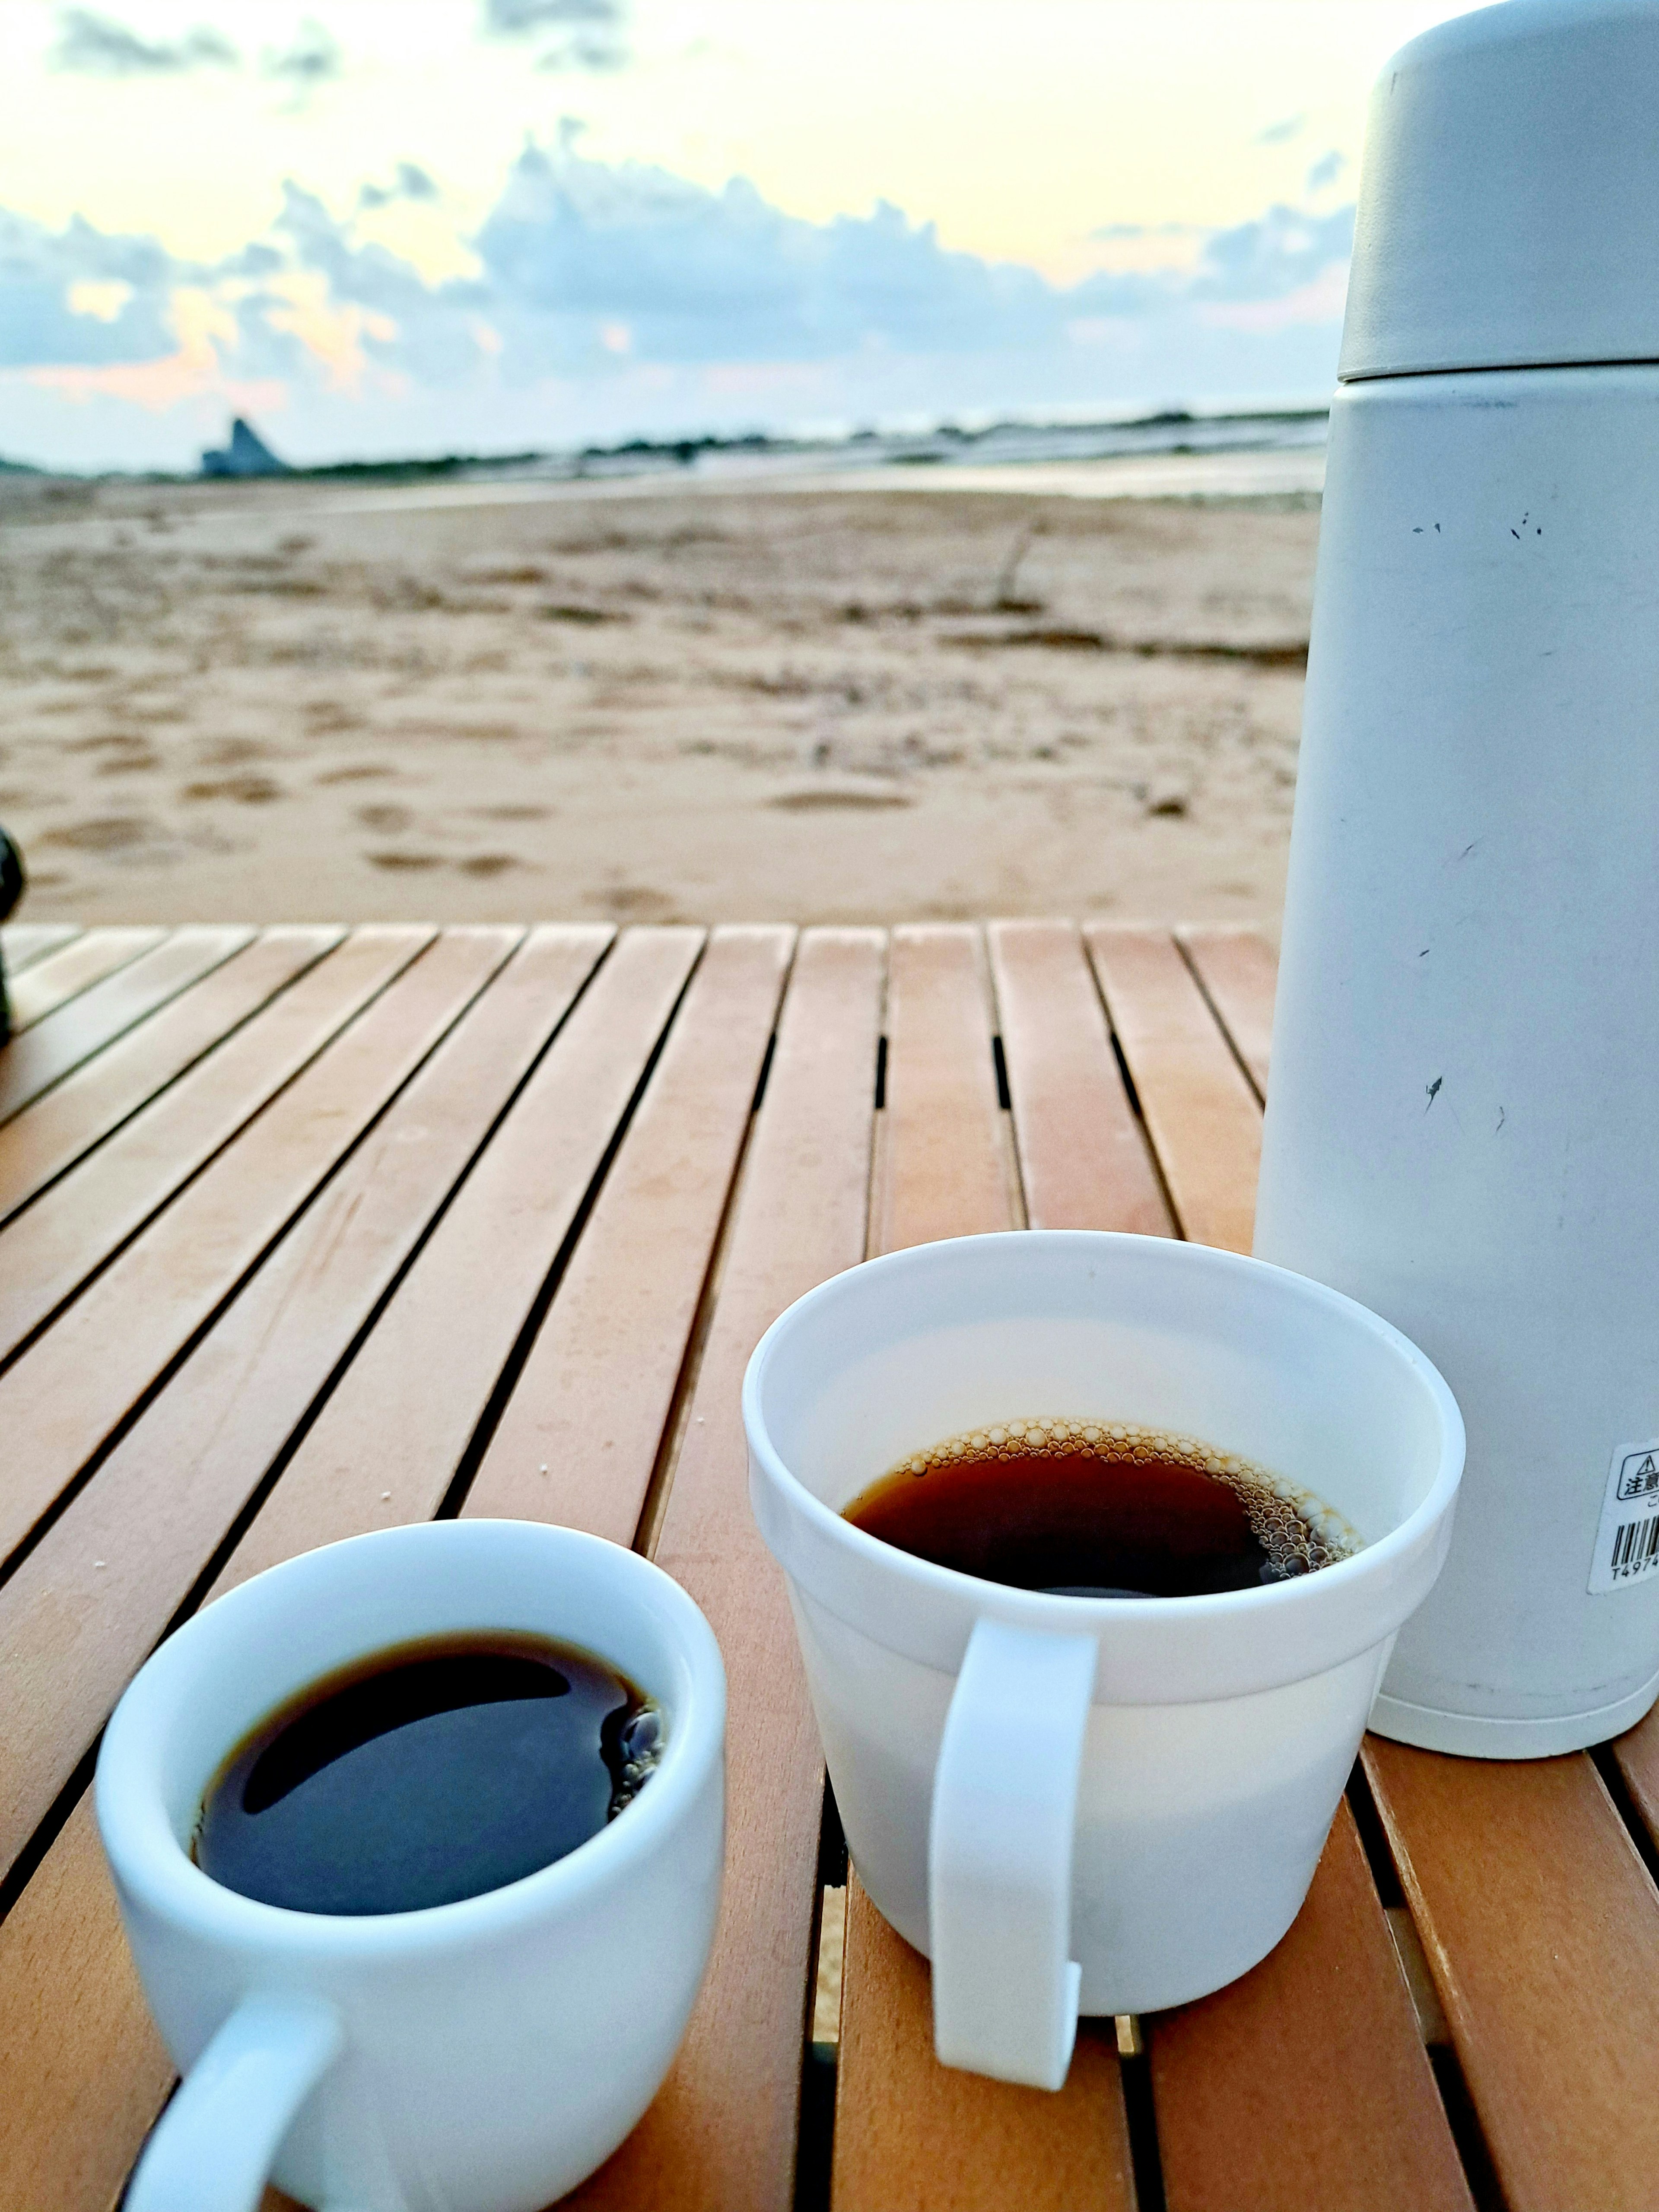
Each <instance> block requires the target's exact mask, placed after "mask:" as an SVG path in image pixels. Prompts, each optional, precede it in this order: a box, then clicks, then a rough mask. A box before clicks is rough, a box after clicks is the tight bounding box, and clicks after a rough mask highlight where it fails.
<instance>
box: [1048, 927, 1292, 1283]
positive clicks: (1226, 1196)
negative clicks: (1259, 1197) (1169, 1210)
mask: <svg viewBox="0 0 1659 2212" xmlns="http://www.w3.org/2000/svg"><path fill="white" fill-rule="evenodd" d="M1084 936H1085V939H1086V941H1087V944H1088V946H1089V951H1090V956H1091V958H1092V960H1093V962H1094V964H1095V972H1096V974H1097V975H1098V976H1099V978H1100V985H1101V988H1102V990H1103V992H1104V994H1105V997H1106V1006H1107V1011H1108V1012H1109V1015H1110V1017H1111V1023H1112V1027H1113V1029H1114V1030H1115V1032H1116V1035H1117V1039H1118V1042H1119V1044H1120V1045H1121V1047H1122V1050H1123V1056H1124V1058H1125V1060H1127V1062H1128V1066H1129V1073H1130V1076H1131V1078H1132V1079H1133V1083H1134V1086H1135V1090H1136V1092H1137V1094H1138V1095H1139V1100H1140V1109H1141V1112H1142V1113H1143V1114H1144V1115H1145V1116H1146V1127H1147V1129H1148V1130H1149V1132H1150V1133H1151V1135H1152V1146H1153V1149H1154V1150H1155V1151H1156V1152H1157V1154H1158V1165H1159V1167H1160V1168H1161V1170H1163V1175H1164V1186H1165V1188H1167V1189H1168V1191H1169V1194H1170V1199H1171V1200H1172V1202H1173V1204H1174V1206H1175V1210H1176V1216H1177V1218H1178V1219H1179V1221H1180V1224H1181V1229H1182V1235H1183V1236H1186V1237H1190V1238H1191V1239H1192V1241H1193V1242H1194V1243H1195V1244H1218V1245H1221V1246H1222V1247H1224V1249H1226V1250H1228V1251H1231V1252H1248V1251H1249V1249H1250V1236H1251V1231H1252V1228H1253V1226H1254V1223H1255V1178H1256V1170H1257V1168H1258V1167H1259V1165H1260V1164H1261V1112H1260V1109H1259V1108H1258V1105H1257V1102H1256V1097H1255V1092H1254V1091H1252V1090H1251V1088H1250V1086H1249V1083H1248V1082H1247V1081H1246V1080H1245V1078H1244V1074H1243V1070H1242V1069H1241V1068H1240V1066H1239V1065H1238V1062H1237V1060H1236V1059H1235V1058H1234V1057H1233V1054H1232V1052H1231V1049H1230V1048H1229V1046H1228V1044H1227V1042H1226V1040H1225V1037H1224V1036H1222V1034H1221V1032H1220V1030H1218V1028H1217V1027H1216V1024H1215V1021H1214V1018H1213V1017H1212V1014H1211V1012H1210V1010H1209V1008H1208V1007H1207V1006H1206V1004H1205V1002H1204V998H1203V995H1202V994H1201V993H1200V990H1199V988H1198V986H1197V984H1196V983H1195V982H1194V980H1193V976H1192V974H1191V971H1190V970H1189V969H1188V966H1187V963H1186V962H1185V961H1184V960H1183V959H1182V957H1181V954H1180V951H1178V950H1177V948H1176V945H1175V944H1174V942H1173V940H1172V939H1170V937H1169V936H1168V935H1167V934H1166V933H1164V931H1162V930H1152V929H1131V928H1124V927H1118V926H1116V925H1115V924H1105V923H1091V925H1090V926H1089V927H1087V928H1086V929H1085V932H1084Z"/></svg>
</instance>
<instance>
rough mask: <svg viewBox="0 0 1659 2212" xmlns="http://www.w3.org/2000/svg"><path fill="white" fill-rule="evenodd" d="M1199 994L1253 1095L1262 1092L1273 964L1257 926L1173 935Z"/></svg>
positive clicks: (1269, 1041)
mask: <svg viewBox="0 0 1659 2212" xmlns="http://www.w3.org/2000/svg"><path fill="white" fill-rule="evenodd" d="M1179 941H1180V944H1181V946H1182V950H1183V951H1185V953H1186V955H1187V957H1188V961H1189V962H1190V963H1191V964H1192V966H1193V968H1194V969H1195V970H1196V971H1197V975H1198V979H1199V981H1200V984H1201V985H1202V987H1203V990H1204V995H1205V997H1206V999H1208V1000H1209V1001H1210V1004H1211V1005H1212V1006H1213V1007H1214V1009H1215V1012H1216V1017H1217V1018H1218V1021H1219V1022H1220V1024H1221V1025H1222V1027H1223V1028H1224V1029H1225V1030H1226V1032H1227V1035H1228V1036H1229V1037H1230V1038H1231V1040H1232V1046H1233V1050H1234V1051H1235V1052H1236V1053H1237V1054H1238V1057H1239V1058H1240V1060H1243V1063H1244V1069H1245V1073H1247V1074H1248V1075H1249V1079H1250V1082H1251V1084H1252V1085H1253V1086H1254V1088H1255V1094H1256V1097H1258V1098H1261V1099H1264V1100H1265V1098H1266V1097H1267V1063H1268V1060H1269V1058H1270V1055H1271V1051H1272V1046H1273V991H1274V987H1275V986H1276V984H1277V982H1278V980H1279V963H1278V960H1277V959H1276V958H1275V957H1274V954H1273V947H1272V945H1269V944H1268V942H1267V939H1266V938H1265V937H1263V936H1262V935H1261V932H1260V931H1259V930H1255V929H1236V928H1229V927H1224V926H1222V925H1220V924H1215V925H1212V926H1211V927H1207V928H1205V927H1194V928H1190V929H1183V930H1182V931H1181V933H1180V939H1179Z"/></svg>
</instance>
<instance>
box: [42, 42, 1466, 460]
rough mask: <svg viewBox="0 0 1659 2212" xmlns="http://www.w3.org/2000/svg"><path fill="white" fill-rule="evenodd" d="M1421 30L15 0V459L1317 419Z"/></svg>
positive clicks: (355, 452) (362, 454)
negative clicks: (1375, 133) (237, 423)
mask: <svg viewBox="0 0 1659 2212" xmlns="http://www.w3.org/2000/svg"><path fill="white" fill-rule="evenodd" d="M1459 13H1462V7H1461V6H1460V5H1458V4H1455V0H1454V4H1452V5H1437V4H1434V0H310V4H309V5H308V6H306V7H302V8H296V7H294V6H291V5H288V4H283V0H234V4H233V0H109V4H108V6H107V7H105V6H101V5H100V6H98V7H79V6H67V5H63V4H58V0H4V4H3V6H0V456H4V457H6V458H8V459H21V460H27V461H31V462H35V463H40V464H47V465H54V466H59V467H67V468H76V469H100V468H126V469H169V470H170V469H185V468H190V467H191V466H193V465H195V462H196V459H197V455H198V453H199V451H200V449H201V447H203V446H204V445H208V444H216V443H218V442H221V441H222V438H223V436H224V434H225V431H226V428H227V427H228V422H229V419H230V417H231V416H233V415H234V414H236V413H239V412H240V413H244V414H246V415H248V416H250V417H251V418H252V420H253V421H254V422H256V424H257V425H258V428H259V429H260V430H261V432H262V433H263V434H264V435H265V436H266V437H267V438H268V439H269V441H270V443H271V445H272V446H273V447H275V448H276V450H277V451H278V452H280V453H282V454H283V456H284V457H285V458H287V459H291V460H294V461H295V462H312V463H314V462H319V461H327V460H335V459H356V458H364V459H374V458H382V457H387V456H392V455H400V454H408V453H446V452H468V453H506V452H513V451H519V450H526V449H532V448H533V449H546V448H550V447H572V446H580V445H584V444H590V443H602V442H611V441H618V440H622V439H626V438H629V437H631V436H640V435H643V436H666V435H683V434H693V433H697V432H704V431H713V432H718V433H725V434H732V433H736V432H742V431H746V430H750V429H766V430H770V431H775V432H784V433H797V434H808V435H817V434H823V433H830V434H835V433H844V432H846V431H849V430H852V429H854V428H860V427H864V426H873V427H878V428H902V427H908V426H913V425H917V424H921V423H924V422H937V421H939V420H942V419H948V420H957V421H960V422H968V423H972V422H983V421H987V420H990V419H994V418H997V417H1000V416H1005V415H1015V416H1030V417H1036V418H1038V419H1041V418H1043V417H1049V416H1053V417H1061V418H1064V417H1076V416H1090V415H1094V414H1104V413H1108V412H1117V411H1121V410H1128V409H1133V408H1139V407H1154V408H1155V407H1159V406H1167V405H1173V404H1192V403H1199V404H1237V403H1240V402H1244V403H1253V402H1264V401H1265V402H1278V401H1285V400H1291V401H1306V400H1317V399H1319V398H1321V397H1322V396H1323V394H1324V393H1325V392H1327V391H1328V387H1329V386H1330V384H1331V382H1332V380H1333V377H1334V370H1335V362H1336V349H1337V341H1338V337H1339V333H1340V324H1341V313H1342V301H1343V295H1344V288H1345V283H1346V270H1347V259H1348V253H1349V248H1350V245H1351V241H1352V222H1353V207H1354V199H1355V194H1356V191H1357V188H1358V173H1359V166H1360V155H1361V149H1362V143H1363V138H1364V112H1365V104H1366V99H1367V95H1368V93H1369V90H1370V83H1371V81H1372V80H1373V78H1374V77H1375V76H1376V74H1377V72H1378V70H1379V69H1380V68H1381V66H1382V64H1383V61H1384V60H1385V59H1386V58H1387V57H1388V56H1389V54H1390V53H1391V52H1393V51H1394V50H1395V48H1396V47H1397V46H1400V45H1401V44H1403V42H1404V41H1405V40H1407V39H1408V38H1411V37H1413V36H1415V35H1416V33H1418V32H1419V31H1422V30H1425V29H1426V28H1428V27H1430V25H1431V24H1433V23H1436V22H1439V21H1443V20H1445V18H1446V17H1448V16H1449V15H1456V14H1459Z"/></svg>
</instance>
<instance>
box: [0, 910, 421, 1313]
mask: <svg viewBox="0 0 1659 2212" xmlns="http://www.w3.org/2000/svg"><path fill="white" fill-rule="evenodd" d="M430 941H431V939H430V933H429V932H428V931H425V930H391V931H388V930H360V931H359V932H357V933H356V935H355V936H354V937H353V939H351V941H350V943H349V944H348V945H343V946H342V947H341V949H340V950H339V951H338V952H337V953H335V954H334V955H333V956H332V957H331V958H330V959H329V960H328V961H327V962H325V963H324V965H323V966H322V967H321V968H320V969H318V970H317V971H316V972H315V973H314V974H313V975H306V976H304V977H302V978H301V981H299V982H298V983H297V984H295V987H294V988H293V989H292V990H291V991H289V992H285V993H284V994H283V996H282V998H281V999H280V1000H278V1001H277V1003H276V1005H275V1006H270V1007H269V1008H268V1009H267V1010H266V1012H264V1015H263V1016H262V1017H261V1018H260V1019H259V1020H258V1022H256V1023H254V1024H251V1025H250V1026H249V1027H248V1028H247V1029H246V1030H243V1031H240V1033H239V1034H237V1035H236V1036H233V1037H231V1038H230V1039H229V1040H228V1042H226V1043H224V1044H222V1045H221V1046H220V1048H219V1049H218V1050H217V1051H216V1052H215V1053H213V1054H210V1055H209V1056H208V1057H207V1058H206V1059H204V1060H203V1061H202V1062H201V1064H200V1065H199V1066H195V1067H192V1068H191V1070H190V1072H189V1073H188V1074H186V1075H185V1076H184V1077H182V1078H181V1079H180V1080H179V1082H178V1083H176V1084H175V1085H173V1087H172V1089H171V1090H169V1091H167V1092H166V1093H165V1094H164V1095H163V1096H162V1097H160V1098H158V1099H156V1100H155V1102H154V1103H153V1104H151V1105H149V1106H148V1107H147V1108H145V1109H144V1110H143V1112H142V1113H138V1114H135V1115H133V1116H132V1117H131V1120H130V1121H127V1123H126V1125H125V1127H122V1128H120V1129H118V1130H117V1131H116V1133H114V1135H112V1137H111V1138H110V1139H108V1141H107V1142H106V1143H105V1144H103V1145H102V1146H100V1147H99V1148H98V1150H97V1152H95V1153H94V1156H93V1157H92V1158H89V1159H87V1160H85V1161H83V1162H82V1165H81V1166H80V1168H79V1169H78V1170H77V1171H76V1173H75V1174H74V1175H73V1176H69V1177H67V1178H66V1179H65V1180H64V1181H63V1182H59V1183H58V1185H57V1186H56V1187H55V1188H52V1189H51V1190H48V1191H46V1192H45V1193H43V1194H42V1195H41V1196H40V1198H38V1199H37V1200H35V1202H34V1204H33V1206H30V1207H29V1209H28V1211H27V1213H25V1214H23V1215H22V1216H21V1218H14V1219H12V1220H11V1221H10V1223H9V1225H8V1226H7V1228H6V1229H5V1230H4V1231H0V1354H6V1355H9V1354H10V1353H11V1352H15V1349H16V1347H17V1346H18V1345H20V1344H21V1342H22V1341H23V1340H25V1338H27V1336H28V1335H29V1334H30V1333H31V1332H32V1331H33V1330H34V1329H36V1328H39V1327H40V1324H41V1323H42V1322H44V1321H45V1320H46V1318H47V1317H48V1316H49V1315H51V1314H52V1313H53V1312H55V1311H56V1310H57V1309H58V1307H59V1306H60V1305H61V1304H63V1302H64V1300H65V1299H66V1298H67V1297H70V1294H71V1292H73V1291H75V1290H76V1288H77V1287H78V1285H80V1284H81V1283H82V1282H83V1281H84V1280H85V1279H87V1277H88V1275H89V1274H90V1273H92V1272H93V1270H94V1268H95V1267H99V1266H100V1264H101V1263H102V1262H103V1261H106V1259H108V1258H109V1256H110V1255H111V1254H112V1253H113V1252H115V1251H116V1250H117V1249H118V1248H119V1247H120V1246H121V1245H122V1244H124V1243H125V1242H126V1240H127V1239H128V1238H129V1237H131V1236H133V1235H135V1234H136V1233H137V1231H139V1230H140V1229H142V1228H143V1225H144V1224H145V1222H147V1221H148V1220H149V1218H151V1216H152V1215H153V1214H154V1213H155V1212H156V1211H157V1210H158V1208H159V1207H161V1206H162V1205H163V1204H164V1203H165V1202H166V1200H167V1199H168V1198H170V1197H171V1196H172V1195H173V1193H174V1192H175V1191H177V1190H178V1189H179V1188H181V1186H182V1185H183V1184H184V1183H185V1182H186V1181H187V1179H188V1178H189V1176H191V1174H193V1173H194V1172H195V1171H196V1170H197V1169H198V1168H200V1167H201V1166H203V1165H204V1163H206V1162H207V1161H209V1160H210V1159H211V1158H213V1155H214V1154H215V1153H216V1152H217V1151H218V1150H219V1149H220V1147H221V1146H222V1145H224V1144H226V1143H227V1142H228V1140H229V1139H231V1138H232V1137H234V1135H235V1134H236V1133H237V1132H238V1131H239V1130H240V1129H241V1128H242V1127H244V1126H245V1125H246V1123H247V1122H248V1121H250V1120H251V1119H252V1116H253V1115H255V1114H257V1113H258V1111H259V1109H261V1108H262V1107H264V1106H265V1105H266V1104H268V1103H269V1102H270V1100H271V1099H272V1098H273V1097H275V1096H276V1093H277V1092H278V1091H281V1090H282V1089H283V1086H284V1085H286V1084H288V1083H289V1081H290V1080H291V1079H293V1078H294V1077H295V1075H296V1074H297V1073H299V1072H300V1071H301V1069H303V1068H304V1067H305V1066H307V1064H308V1063H309V1062H310V1061H311V1060H313V1059H314V1058H315V1057H316V1055H317V1054H318V1053H319V1052H320V1051H321V1050H322V1048H323V1047H324V1046H325V1045H326V1044H327V1043H328V1042H330V1041H331V1039H332V1038H334V1037H335V1036H338V1034H339V1033H340V1031H341V1030H343V1029H344V1028H345V1027H346V1025H347V1024H349V1022H350V1021H351V1020H352V1019H353V1018H355V1017H356V1015H357V1014H359V1013H360V1012H362V1009H363V1008H364V1006H367V1005H368V1002H369V1001H370V1000H372V999H373V998H374V997H375V995H376V994H378V993H379V992H380V991H381V990H383V989H384V988H385V987H386V984H387V983H389V982H390V981H392V978H393V977H394V976H395V975H398V973H399V972H400V971H401V970H402V969H404V968H406V967H407V966H408V965H409V963H410V961H411V960H413V959H414V958H415V957H416V954H417V953H419V952H421V951H423V950H424V948H425V947H426V945H428V943H429V942H430ZM139 1034H140V1036H142V1035H143V1032H142V1031H141V1032H140V1033H139ZM136 1041H137V1040H135V1042H136ZM95 1070H96V1063H95V1062H94V1066H92V1067H89V1068H88V1069H87V1070H86V1076H87V1078H88V1079H90V1078H91V1077H92V1076H93V1075H94V1073H95ZM80 1081H81V1078H79V1077H76V1078H75V1079H72V1081H71V1083H70V1084H69V1085H65V1086H64V1094H63V1095H64V1097H68V1095H69V1093H70V1091H71V1090H72V1089H73V1088H74V1086H75V1085H76V1084H78V1083H79V1082H80ZM58 1103H59V1101H58V1096H57V1095H53V1096H52V1097H47V1098H43V1099H42V1100H41V1101H40V1104H39V1105H38V1106H36V1107H33V1108H32V1109H30V1111H29V1112H28V1113H27V1114H24V1115H19V1117H18V1119H17V1121H15V1123H13V1124H12V1125H10V1126H9V1127H8V1128H7V1129H6V1130H5V1131H4V1132H3V1133H0V1188H3V1189H4V1190H5V1192H6V1194H7V1195H8V1197H9V1198H11V1197H15V1196H16V1194H19V1193H21V1192H23V1191H26V1190H27V1189H28V1188H33V1182H34V1179H35V1178H36V1177H38V1176H39V1175H40V1172H41V1170H42V1168H43V1166H46V1165H50V1164H55V1163H56V1162H57V1161H58V1159H59V1158H61V1148H60V1147H59V1146H58V1145H57V1144H56V1143H55V1142H54V1130H55V1127H56V1124H57V1116H58ZM42 1121H46V1125H47V1133H46V1138H45V1139H44V1142H43V1143H37V1135H38V1131H39V1127H40V1123H41V1122H42ZM74 1134H76V1135H78V1136H83V1135H84V1124H83V1123H82V1126H81V1127H80V1128H79V1129H78V1130H76V1131H75V1132H74Z"/></svg>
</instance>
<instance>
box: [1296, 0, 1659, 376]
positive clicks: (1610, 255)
mask: <svg viewBox="0 0 1659 2212" xmlns="http://www.w3.org/2000/svg"><path fill="white" fill-rule="evenodd" d="M1630 361H1659V0H1503V4H1502V5H1501V6H1498V7H1492V8H1481V9H1477V10H1476V11H1475V13H1474V14H1473V15H1460V16H1458V17H1456V18H1455V20H1454V21H1451V22H1449V23H1443V24H1441V25H1440V26H1439V27H1437V29H1435V30H1432V31H1427V32H1425V33H1424V34H1423V36H1422V37H1421V38H1418V39H1413V40H1412V42H1411V44H1410V45H1409V46H1402V47H1401V50H1400V52H1398V53H1397V54H1396V55H1395V57H1394V59H1393V60H1392V61H1391V62H1389V64H1387V66H1386V67H1385V68H1384V70H1383V74H1382V76H1380V77H1379V78H1378V79H1377V82H1376V90H1375V91H1374V92H1373V94H1372V95H1371V106H1370V119H1369V122H1368V124H1367V126H1366V133H1365V163H1364V176H1363V178H1362V180H1361V186H1360V196H1359V216H1358V228H1357V231H1356V234H1355V238H1354V253H1353V270H1352V276H1351V277H1350V279H1349V284H1348V311H1347V319H1346V323H1345V324H1344V325H1343V331H1342V357H1341V362H1340V367H1339V369H1338V372H1337V374H1339V376H1340V377H1341V378H1343V379H1344V380H1349V379H1354V378H1360V377H1370V376H1407V375H1412V374H1421V373H1423V372H1425V371H1426V370H1431V369H1460V368H1528V367H1544V366H1547V365H1549V364H1551V363H1560V362H1630Z"/></svg>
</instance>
